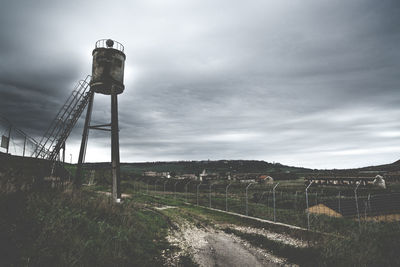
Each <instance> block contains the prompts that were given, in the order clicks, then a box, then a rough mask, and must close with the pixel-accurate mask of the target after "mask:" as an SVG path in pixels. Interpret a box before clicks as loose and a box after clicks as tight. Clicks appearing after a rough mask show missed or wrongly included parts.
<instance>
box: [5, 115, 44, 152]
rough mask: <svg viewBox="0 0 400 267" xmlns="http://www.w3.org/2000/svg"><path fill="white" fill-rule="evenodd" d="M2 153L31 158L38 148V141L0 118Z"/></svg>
mask: <svg viewBox="0 0 400 267" xmlns="http://www.w3.org/2000/svg"><path fill="white" fill-rule="evenodd" d="M0 135H1V143H0V152H3V153H8V154H11V155H15V156H23V157H25V156H26V157H31V156H32V155H33V152H34V151H35V149H36V148H37V146H38V143H37V142H36V140H34V139H33V138H32V137H30V136H29V135H27V134H26V133H24V132H23V131H22V130H20V129H18V128H17V127H15V126H14V125H13V124H12V123H11V122H10V121H9V120H7V119H6V118H4V117H3V116H0Z"/></svg>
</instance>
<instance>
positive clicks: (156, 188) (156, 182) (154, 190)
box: [154, 180, 158, 193]
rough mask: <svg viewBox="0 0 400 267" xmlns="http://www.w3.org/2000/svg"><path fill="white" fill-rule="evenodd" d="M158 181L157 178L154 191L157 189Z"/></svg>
mask: <svg viewBox="0 0 400 267" xmlns="http://www.w3.org/2000/svg"><path fill="white" fill-rule="evenodd" d="M157 183H158V180H156V181H155V183H154V193H156V191H157Z"/></svg>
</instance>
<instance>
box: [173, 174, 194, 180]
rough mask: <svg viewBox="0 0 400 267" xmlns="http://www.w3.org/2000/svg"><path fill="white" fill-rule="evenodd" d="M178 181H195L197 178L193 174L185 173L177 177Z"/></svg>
mask: <svg viewBox="0 0 400 267" xmlns="http://www.w3.org/2000/svg"><path fill="white" fill-rule="evenodd" d="M178 179H190V180H197V176H196V175H195V174H193V173H185V174H182V175H179V176H178Z"/></svg>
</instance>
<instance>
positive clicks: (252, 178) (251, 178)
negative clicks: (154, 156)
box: [142, 169, 274, 183]
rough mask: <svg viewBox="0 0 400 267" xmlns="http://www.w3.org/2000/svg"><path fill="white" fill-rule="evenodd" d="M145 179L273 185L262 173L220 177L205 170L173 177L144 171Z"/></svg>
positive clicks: (164, 173)
mask: <svg viewBox="0 0 400 267" xmlns="http://www.w3.org/2000/svg"><path fill="white" fill-rule="evenodd" d="M142 175H143V176H145V177H158V178H174V179H182V180H183V179H187V180H193V181H200V182H207V181H211V180H231V181H239V182H242V183H251V182H252V183H255V182H258V183H273V182H274V178H272V177H271V176H269V175H266V174H262V173H235V174H231V173H229V172H227V173H225V174H224V175H221V174H219V173H215V172H210V173H209V172H207V171H206V170H205V169H204V170H203V171H202V172H201V173H200V174H199V175H196V174H194V173H185V174H176V175H174V176H172V175H171V173H170V172H155V171H145V172H143V174H142Z"/></svg>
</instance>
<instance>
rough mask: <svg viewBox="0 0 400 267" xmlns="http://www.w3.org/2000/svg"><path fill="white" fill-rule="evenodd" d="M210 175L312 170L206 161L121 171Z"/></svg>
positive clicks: (256, 162)
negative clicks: (204, 172) (205, 173)
mask: <svg viewBox="0 0 400 267" xmlns="http://www.w3.org/2000/svg"><path fill="white" fill-rule="evenodd" d="M85 165H86V166H87V167H88V168H89V169H98V168H108V167H109V166H110V163H86V164H85ZM204 169H205V170H206V171H207V172H208V173H218V174H225V173H228V172H229V173H278V172H282V173H285V172H290V173H304V172H310V171H311V170H310V169H306V168H299V167H291V166H286V165H282V164H279V163H269V162H265V161H259V160H217V161H211V160H205V161H170V162H144V163H122V164H121V171H123V172H129V173H135V174H142V173H143V172H144V171H157V172H167V171H168V172H174V173H176V174H184V173H194V174H199V173H201V172H202V171H203V170H204Z"/></svg>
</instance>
